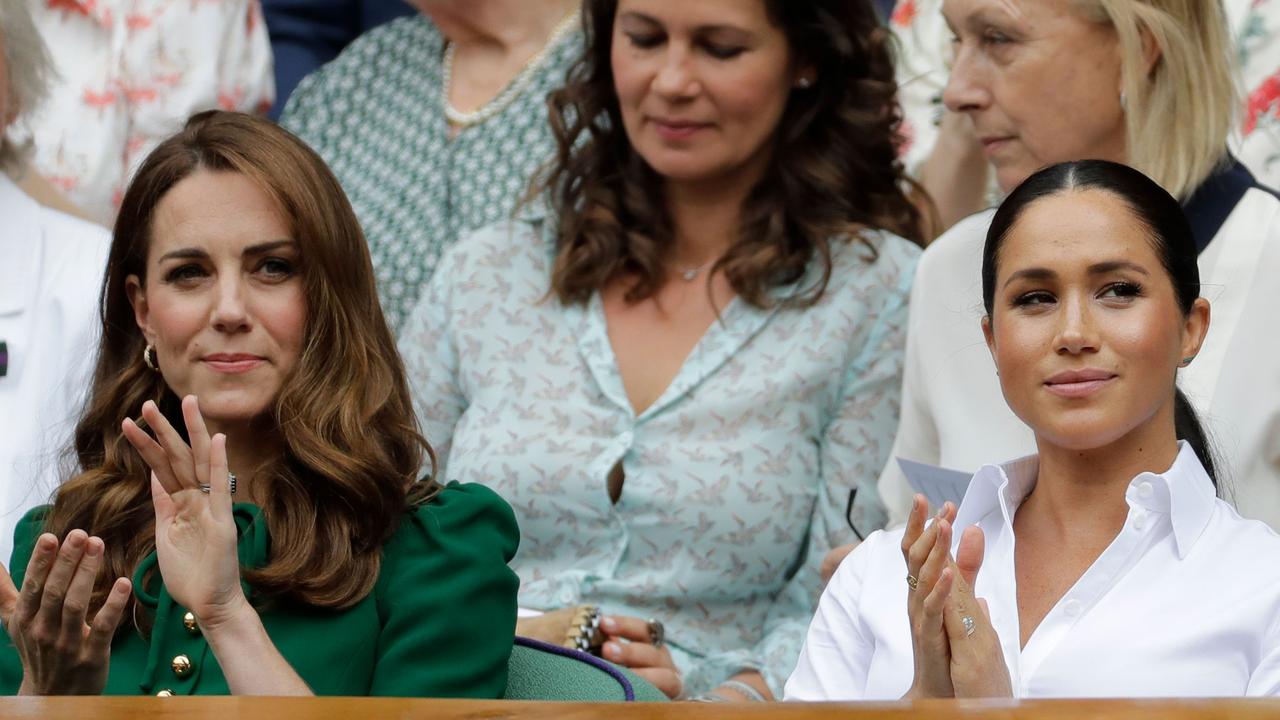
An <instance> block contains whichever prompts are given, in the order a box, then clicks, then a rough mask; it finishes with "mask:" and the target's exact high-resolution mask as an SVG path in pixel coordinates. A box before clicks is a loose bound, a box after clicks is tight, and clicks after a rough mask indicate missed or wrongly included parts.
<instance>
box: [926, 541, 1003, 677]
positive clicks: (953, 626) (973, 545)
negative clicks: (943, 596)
mask: <svg viewBox="0 0 1280 720" xmlns="http://www.w3.org/2000/svg"><path fill="white" fill-rule="evenodd" d="M985 542H986V541H985V539H984V538H983V535H982V530H980V529H979V528H977V527H970V528H967V529H966V530H965V531H964V534H963V535H961V536H960V547H959V548H958V549H957V550H956V560H955V568H956V570H957V571H958V574H959V578H958V581H957V582H956V583H955V587H953V588H952V590H951V593H950V595H949V597H948V598H947V602H946V605H945V607H944V609H943V624H944V625H945V626H946V631H947V643H948V645H949V646H950V648H951V682H952V684H953V685H954V686H955V695H956V697H1013V683H1012V682H1011V681H1010V680H1009V668H1008V666H1006V665H1005V663H1004V651H1003V650H1001V648H1000V636H999V635H998V634H996V629H995V626H993V625H992V624H991V611H990V609H989V608H988V607H987V601H986V600H983V599H982V598H979V597H976V596H975V595H974V592H973V588H974V586H975V584H976V583H977V579H978V570H979V569H981V567H982V558H983V549H984V546H985Z"/></svg>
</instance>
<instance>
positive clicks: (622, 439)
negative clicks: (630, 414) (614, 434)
mask: <svg viewBox="0 0 1280 720" xmlns="http://www.w3.org/2000/svg"><path fill="white" fill-rule="evenodd" d="M633 439H635V436H634V435H632V434H631V431H630V430H628V431H626V432H624V433H622V434H621V435H619V436H618V442H619V443H621V444H623V445H626V446H628V447H630V446H631V441H632V440H633Z"/></svg>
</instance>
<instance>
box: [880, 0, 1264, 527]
mask: <svg viewBox="0 0 1280 720" xmlns="http://www.w3.org/2000/svg"><path fill="white" fill-rule="evenodd" d="M943 10H944V13H945V15H946V18H947V22H948V23H949V24H950V26H951V28H952V29H953V31H954V32H955V33H956V34H957V38H958V42H957V45H956V53H957V54H956V61H955V65H954V68H953V70H952V74H951V79H950V83H949V85H948V86H947V90H946V93H945V97H946V101H947V104H948V107H950V108H951V109H952V110H953V111H957V112H961V113H964V114H966V115H967V116H968V119H969V120H970V121H971V123H972V125H973V126H974V128H975V131H976V132H977V133H978V135H979V136H980V137H981V138H983V139H985V140H986V141H987V142H986V157H987V159H988V161H990V163H991V164H992V166H993V167H994V169H995V171H996V175H997V178H998V180H999V182H1000V186H1001V187H1002V188H1004V189H1006V190H1009V189H1012V188H1013V187H1015V186H1016V185H1017V184H1018V183H1020V182H1021V181H1022V180H1024V179H1025V178H1027V177H1028V176H1029V175H1030V174H1031V173H1032V172H1034V171H1036V170H1037V169H1038V168H1040V167H1043V166H1045V165H1048V164H1052V163H1055V162H1062V161H1068V160H1078V159H1082V158H1104V159H1109V160H1114V161H1117V162H1123V163H1125V164H1127V165H1131V166H1133V167H1135V168H1137V169H1139V170H1142V171H1143V172H1144V173H1145V174H1147V175H1148V176H1149V177H1151V178H1152V179H1154V180H1156V181H1157V182H1158V183H1160V185H1161V186H1163V187H1164V188H1165V189H1166V190H1168V191H1169V192H1170V193H1171V194H1173V195H1174V196H1175V197H1177V198H1178V199H1179V200H1180V201H1182V203H1183V207H1184V209H1185V210H1186V213H1187V216H1188V218H1189V219H1190V221H1191V225H1192V230H1193V233H1194V236H1195V240H1196V248H1197V251H1198V252H1199V264H1200V275H1201V278H1202V279H1203V281H1204V285H1205V294H1206V297H1208V298H1209V299H1211V300H1212V301H1213V304H1214V323H1213V329H1212V330H1211V331H1210V333H1209V337H1208V339H1207V340H1206V343H1205V349H1204V351H1203V352H1201V354H1200V357H1199V359H1198V360H1197V361H1196V363H1195V364H1194V365H1192V366H1191V367H1190V368H1189V369H1188V370H1187V372H1185V373H1183V376H1182V378H1181V383H1182V389H1183V391H1184V392H1186V394H1187V396H1188V397H1189V398H1190V400H1191V401H1192V403H1193V405H1195V407H1196V409H1197V410H1198V411H1199V412H1200V413H1201V415H1202V417H1204V419H1205V422H1206V426H1207V428H1208V430H1209V432H1210V434H1211V435H1213V436H1214V438H1215V440H1216V442H1217V448H1218V450H1219V452H1220V453H1221V455H1222V459H1223V464H1222V468H1221V469H1222V470H1223V477H1224V480H1225V485H1227V486H1228V487H1229V488H1230V490H1231V492H1230V493H1228V496H1229V497H1233V498H1234V499H1235V501H1236V503H1237V506H1238V507H1239V509H1240V512H1241V513H1243V514H1244V515H1245V516H1247V517H1253V518H1258V519H1260V520H1264V521H1267V522H1269V523H1271V524H1272V526H1273V527H1280V525H1278V523H1280V402H1277V401H1276V398H1277V397H1280V345H1278V344H1277V342H1276V340H1275V339H1274V338H1277V337H1278V336H1277V334H1276V333H1275V331H1274V327H1275V326H1274V321H1275V313H1276V311H1277V309H1280V283H1275V282H1272V281H1271V278H1273V277H1275V275H1276V274H1277V273H1278V272H1280V200H1277V198H1276V197H1275V195H1274V193H1273V192H1272V191H1270V190H1268V189H1266V188H1263V187H1261V186H1259V185H1258V183H1257V182H1256V181H1255V180H1254V179H1253V177H1252V176H1251V175H1250V174H1249V171H1248V170H1246V169H1245V168H1244V166H1243V165H1241V164H1239V163H1236V162H1235V161H1234V160H1233V159H1232V158H1231V156H1230V155H1228V154H1227V152H1226V148H1227V140H1228V135H1229V134H1230V131H1231V127H1232V124H1233V123H1232V112H1233V110H1234V109H1235V108H1236V98H1235V95H1234V93H1233V92H1232V88H1233V87H1234V86H1233V83H1232V68H1231V66H1230V59H1229V58H1230V52H1229V49H1228V48H1229V47H1230V42H1229V39H1228V33H1227V27H1226V22H1225V20H1224V14H1223V12H1222V8H1221V4H1220V3H1219V2H1217V1H1215V2H1195V3H1189V2H1181V1H1178V2H1174V1H1173V0H1088V1H1087V2H1079V3H1059V2H1051V1H1049V0H1025V2H1020V3H1017V4H1016V5H1014V4H1010V3H1006V2H1004V1H1003V0H947V1H946V2H944V4H943ZM1148 41H1150V42H1148ZM1086 59H1087V61H1086ZM1174 108H1176V110H1175V109H1174ZM991 217H992V214H991V213H990V212H986V213H982V214H979V215H975V216H973V217H971V218H969V219H967V220H965V221H963V222H961V223H960V224H959V225H957V226H956V227H954V228H953V229H952V230H950V231H949V232H947V233H946V234H945V235H943V236H942V237H941V238H939V239H938V240H937V241H935V242H934V243H933V244H931V245H930V246H929V248H928V250H927V251H926V252H925V253H924V255H923V256H922V258H921V260H920V264H919V267H918V270H917V272H916V277H915V284H914V285H913V287H912V295H911V308H912V310H911V317H910V320H909V326H908V331H907V355H906V366H905V368H904V371H903V376H904V377H903V390H902V414H901V418H900V420H899V425H898V433H897V438H896V439H895V441H894V447H893V449H892V450H891V451H890V460H889V463H888V464H887V465H886V467H885V469H884V472H883V473H882V474H881V477H880V482H879V486H878V487H879V490H880V495H881V497H882V498H883V500H884V502H885V505H886V506H887V508H888V512H889V519H890V523H891V524H893V523H896V522H901V521H902V520H903V519H905V517H906V515H907V511H908V510H909V508H910V504H911V493H912V490H911V487H910V485H909V483H908V481H907V479H906V477H905V475H904V473H903V472H902V470H901V469H900V467H899V465H898V463H897V462H896V459H897V458H904V459H907V460H914V461H918V462H922V463H927V464H933V465H942V466H944V467H947V468H952V469H955V470H960V471H964V472H966V473H968V472H972V471H973V470H975V469H976V468H978V467H979V466H980V465H981V464H982V463H984V462H990V461H991V460H992V459H993V458H1008V457H1017V456H1019V455H1025V454H1027V453H1029V452H1031V451H1032V450H1033V449H1034V445H1033V438H1032V434H1031V431H1030V430H1029V429H1028V428H1027V427H1026V425H1025V424H1023V423H1022V422H1020V421H1019V420H1018V419H1017V418H1016V417H1014V415H1013V414H1012V413H1010V411H1009V409H1008V407H1007V406H1006V405H1005V403H1004V401H1003V400H1002V399H1001V397H1000V390H999V387H998V386H997V384H996V378H995V369H994V367H992V364H991V359H990V356H989V355H988V354H987V352H986V350H985V349H984V347H983V342H982V335H981V333H980V332H979V330H978V328H979V319H980V316H981V314H982V313H981V293H980V292H979V290H980V288H979V286H978V283H977V282H976V278H977V277H978V269H979V266H980V264H981V254H982V244H983V238H984V236H985V234H986V228H987V226H988V225H989V224H990V222H991ZM978 419H981V421H980V422H979V421H978Z"/></svg>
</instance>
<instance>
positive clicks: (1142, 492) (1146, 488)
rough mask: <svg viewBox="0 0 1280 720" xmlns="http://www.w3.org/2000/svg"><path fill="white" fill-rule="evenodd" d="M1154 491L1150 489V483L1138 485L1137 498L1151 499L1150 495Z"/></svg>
mask: <svg viewBox="0 0 1280 720" xmlns="http://www.w3.org/2000/svg"><path fill="white" fill-rule="evenodd" d="M1155 491H1156V489H1155V488H1153V487H1151V483H1149V482H1144V483H1142V484H1140V485H1138V497H1140V498H1143V499H1144V500H1145V499H1146V498H1149V497H1151V494H1152V493H1154V492H1155Z"/></svg>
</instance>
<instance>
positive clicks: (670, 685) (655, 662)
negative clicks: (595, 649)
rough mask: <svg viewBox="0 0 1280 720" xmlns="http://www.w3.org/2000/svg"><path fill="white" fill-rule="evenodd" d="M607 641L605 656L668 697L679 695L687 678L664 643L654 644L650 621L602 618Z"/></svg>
mask: <svg viewBox="0 0 1280 720" xmlns="http://www.w3.org/2000/svg"><path fill="white" fill-rule="evenodd" d="M600 629H601V630H603V631H604V634H605V635H606V637H607V640H606V642H605V644H604V651H603V653H602V654H603V655H604V659H605V660H608V661H609V662H613V663H617V664H619V665H623V666H625V667H628V668H630V669H631V670H634V671H635V673H636V674H637V675H639V676H640V677H642V678H644V679H645V680H648V681H649V682H650V683H653V686H654V687H656V688H658V689H659V690H661V691H662V692H663V693H664V694H666V696H667V697H669V698H673V699H674V698H677V697H680V693H681V692H682V691H683V690H684V681H683V680H681V679H680V671H679V670H677V669H676V664H675V662H673V661H672V660H671V653H670V652H668V651H667V648H666V646H665V645H654V644H653V638H652V637H650V635H649V623H648V621H646V620H641V619H640V618H635V617H627V616H624V615H608V616H605V617H604V618H601V620H600Z"/></svg>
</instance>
